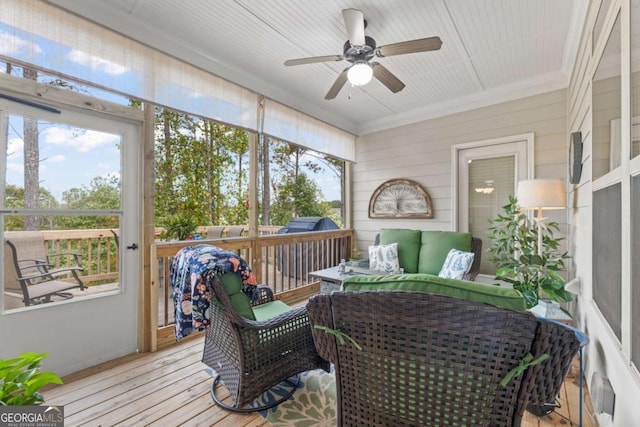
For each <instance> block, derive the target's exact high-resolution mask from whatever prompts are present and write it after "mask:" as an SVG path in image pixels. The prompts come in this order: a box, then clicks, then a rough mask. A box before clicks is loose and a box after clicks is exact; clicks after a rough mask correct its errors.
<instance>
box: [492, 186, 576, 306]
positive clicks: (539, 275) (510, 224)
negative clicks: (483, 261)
mask: <svg viewBox="0 0 640 427" xmlns="http://www.w3.org/2000/svg"><path fill="white" fill-rule="evenodd" d="M503 209H504V214H501V215H498V217H497V218H496V219H494V220H493V221H492V226H491V227H490V228H489V237H490V238H491V239H492V241H493V245H492V246H491V247H490V248H489V254H490V258H489V259H490V260H491V261H492V262H493V263H494V264H495V266H496V268H497V271H496V279H497V280H503V281H505V282H507V283H511V284H512V285H513V288H514V289H516V290H518V291H520V292H521V293H522V295H523V296H524V298H525V300H526V302H527V307H529V308H531V307H533V306H535V305H536V304H537V303H538V299H539V297H540V296H541V294H544V295H546V296H547V297H548V298H549V299H551V300H552V301H556V302H560V301H571V294H570V293H569V292H567V291H566V290H565V289H564V285H565V279H564V277H562V275H561V274H560V272H561V271H564V270H565V260H566V259H568V258H569V255H567V253H566V252H564V253H561V252H560V251H559V247H560V243H561V242H562V241H563V240H564V238H562V237H558V238H556V237H553V232H554V230H555V231H558V224H557V223H555V222H550V223H548V224H547V225H546V229H543V237H542V252H541V253H542V256H540V255H538V233H537V228H536V226H535V224H532V223H531V221H529V219H528V218H527V216H526V215H525V214H524V213H522V212H521V211H520V210H519V208H518V206H517V200H516V199H515V198H514V197H509V204H507V205H505V206H503Z"/></svg>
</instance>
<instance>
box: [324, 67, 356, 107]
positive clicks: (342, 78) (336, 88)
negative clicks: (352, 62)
mask: <svg viewBox="0 0 640 427" xmlns="http://www.w3.org/2000/svg"><path fill="white" fill-rule="evenodd" d="M349 68H351V67H347V68H345V69H344V70H342V72H341V73H340V75H339V76H338V78H337V79H336V81H335V82H333V86H331V89H329V92H327V94H326V95H325V96H324V99H333V98H335V97H336V96H338V92H340V89H342V86H344V84H345V83H346V82H347V71H349Z"/></svg>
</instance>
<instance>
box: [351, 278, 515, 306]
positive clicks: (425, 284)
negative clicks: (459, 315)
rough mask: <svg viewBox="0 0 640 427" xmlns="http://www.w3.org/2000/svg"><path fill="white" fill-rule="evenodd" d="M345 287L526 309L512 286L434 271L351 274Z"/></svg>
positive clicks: (355, 289) (354, 289) (352, 289)
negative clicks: (404, 292) (405, 292)
mask: <svg viewBox="0 0 640 427" xmlns="http://www.w3.org/2000/svg"><path fill="white" fill-rule="evenodd" d="M342 290H344V291H416V292H427V293H432V294H437V295H444V296H451V297H456V298H464V299H468V300H471V301H477V302H483V303H486V304H491V305H494V306H496V307H503V308H507V309H510V310H515V311H526V310H527V306H526V304H525V301H524V298H523V297H522V294H521V293H520V292H518V291H516V290H514V289H512V288H506V287H501V286H495V285H487V284H484V283H478V282H469V281H467V280H456V279H445V278H442V277H438V276H434V275H431V274H420V273H418V274H400V275H391V276H365V275H361V276H349V277H347V278H346V279H345V280H344V281H343V282H342Z"/></svg>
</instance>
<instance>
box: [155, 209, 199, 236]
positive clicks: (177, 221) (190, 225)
mask: <svg viewBox="0 0 640 427" xmlns="http://www.w3.org/2000/svg"><path fill="white" fill-rule="evenodd" d="M161 226H162V227H164V229H165V231H164V232H163V233H162V234H160V238H161V239H164V240H172V239H176V240H187V238H188V237H189V236H192V235H193V233H194V232H195V231H196V228H197V227H198V221H197V220H196V219H195V218H193V217H192V216H190V215H189V214H177V215H173V216H170V217H168V218H165V220H164V221H162V223H161Z"/></svg>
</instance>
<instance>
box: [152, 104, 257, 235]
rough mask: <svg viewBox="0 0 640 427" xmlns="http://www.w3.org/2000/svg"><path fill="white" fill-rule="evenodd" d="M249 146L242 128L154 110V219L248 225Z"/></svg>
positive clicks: (246, 135)
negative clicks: (181, 218) (179, 218)
mask: <svg viewBox="0 0 640 427" xmlns="http://www.w3.org/2000/svg"><path fill="white" fill-rule="evenodd" d="M248 147H249V136H248V134H247V132H245V131H243V130H241V129H236V128H232V127H229V126H226V125H223V124H219V123H215V122H212V121H208V120H202V119H200V118H198V117H193V116H189V115H187V114H183V113H178V112H175V111H171V110H167V109H156V150H155V151H156V152H155V168H156V169H155V176H156V193H155V212H156V218H157V219H160V218H167V217H169V216H173V215H175V214H177V213H182V214H184V215H190V216H191V217H192V218H194V219H195V220H197V222H198V223H199V225H208V224H223V225H224V224H245V223H246V222H247V218H248V208H247V206H246V203H245V201H246V189H247V187H248V175H247V169H248V168H247V167H246V165H243V161H245V162H246V161H248V160H247V158H246V153H247V152H248ZM158 222H160V221H158Z"/></svg>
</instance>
